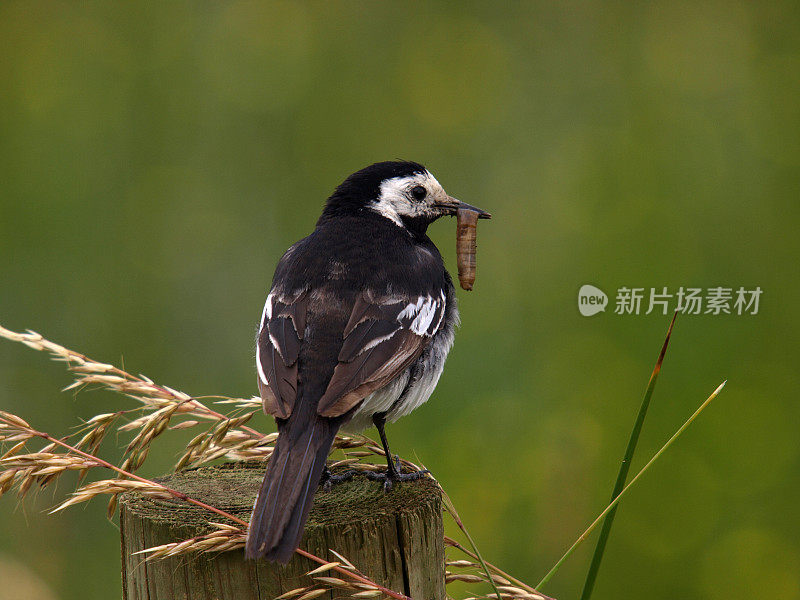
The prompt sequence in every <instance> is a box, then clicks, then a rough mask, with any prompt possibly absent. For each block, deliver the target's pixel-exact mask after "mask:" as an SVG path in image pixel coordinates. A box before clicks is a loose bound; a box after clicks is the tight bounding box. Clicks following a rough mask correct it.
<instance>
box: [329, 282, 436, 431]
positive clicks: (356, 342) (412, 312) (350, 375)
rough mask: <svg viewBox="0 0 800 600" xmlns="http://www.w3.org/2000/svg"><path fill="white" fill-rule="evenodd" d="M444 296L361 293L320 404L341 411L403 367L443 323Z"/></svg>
mask: <svg viewBox="0 0 800 600" xmlns="http://www.w3.org/2000/svg"><path fill="white" fill-rule="evenodd" d="M444 309H445V297H444V294H441V295H440V296H439V297H432V296H430V295H428V296H417V297H413V298H411V297H409V298H405V299H402V300H400V299H398V298H397V297H390V298H380V299H371V298H368V297H367V296H366V295H361V296H360V297H359V298H358V299H357V300H356V302H355V303H354V305H353V310H352V313H351V316H350V319H349V320H348V323H347V326H346V327H345V329H344V332H343V342H342V349H341V351H340V353H339V357H338V359H339V363H338V364H337V365H336V368H335V369H334V372H333V377H331V380H330V382H329V383H328V387H327V389H326V390H325V393H324V394H323V396H322V398H321V399H320V401H319V404H318V405H317V412H318V413H319V414H320V415H322V416H324V417H337V416H340V415H343V414H345V413H346V412H347V411H349V410H351V409H352V408H353V407H355V406H356V405H357V404H358V403H359V402H360V401H361V400H363V399H364V398H365V397H366V396H368V395H369V394H371V393H372V392H374V391H375V390H377V389H379V388H381V387H383V386H384V385H386V384H387V383H389V382H390V381H391V380H392V379H394V378H395V377H396V376H397V375H399V374H400V373H402V372H403V370H405V369H406V368H407V367H408V366H409V365H410V364H411V363H412V362H414V360H416V359H417V358H418V357H419V355H420V354H422V352H423V351H424V350H425V348H426V347H427V345H428V344H429V343H430V340H431V338H432V337H433V335H435V333H436V332H437V331H438V329H439V327H440V326H441V323H442V320H443V319H442V316H443V315H444Z"/></svg>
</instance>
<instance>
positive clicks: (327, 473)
mask: <svg viewBox="0 0 800 600" xmlns="http://www.w3.org/2000/svg"><path fill="white" fill-rule="evenodd" d="M355 474H356V471H354V470H353V469H350V470H349V471H344V472H342V473H336V474H334V473H332V472H331V470H330V469H329V468H328V467H325V470H324V471H322V478H321V479H320V484H321V485H322V489H323V490H324V491H326V492H330V491H331V488H333V486H334V485H336V484H339V483H343V482H345V481H349V480H350V479H352V478H353V475H355Z"/></svg>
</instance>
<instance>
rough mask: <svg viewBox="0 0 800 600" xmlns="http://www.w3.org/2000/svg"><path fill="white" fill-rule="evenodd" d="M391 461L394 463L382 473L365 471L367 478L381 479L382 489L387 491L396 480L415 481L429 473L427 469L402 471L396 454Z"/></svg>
mask: <svg viewBox="0 0 800 600" xmlns="http://www.w3.org/2000/svg"><path fill="white" fill-rule="evenodd" d="M393 462H394V465H393V466H392V467H387V469H386V471H384V472H382V473H375V472H372V471H367V472H366V473H365V475H366V476H367V478H368V479H372V480H373V481H382V482H383V489H384V491H386V492H388V491H389V490H391V489H392V486H393V485H394V483H395V482H396V481H416V480H417V479H422V478H423V477H425V475H427V474H428V473H430V471H428V469H423V470H422V471H414V472H413V473H403V472H402V471H401V465H400V457H399V456H397V455H396V454H395V455H394V461H393Z"/></svg>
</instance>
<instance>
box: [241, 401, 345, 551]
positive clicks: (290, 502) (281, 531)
mask: <svg viewBox="0 0 800 600" xmlns="http://www.w3.org/2000/svg"><path fill="white" fill-rule="evenodd" d="M301 404H303V403H299V402H298V403H296V405H295V410H294V412H293V413H292V415H291V416H290V417H289V419H288V420H287V421H285V422H283V423H281V424H280V426H279V428H278V429H279V431H280V435H279V436H278V442H277V444H276V445H275V450H274V452H273V453H272V457H271V458H270V459H269V465H268V467H267V473H266V475H265V476H264V482H263V483H262V484H261V489H260V490H259V492H258V496H257V498H256V503H255V506H254V507H253V516H252V517H251V518H250V527H249V529H248V532H247V544H246V546H245V556H246V557H247V558H261V557H262V556H263V557H265V558H267V559H268V560H273V561H278V562H281V563H287V562H289V559H290V558H291V557H292V554H293V553H294V551H295V550H296V549H297V545H298V544H299V543H300V538H301V537H302V536H303V526H304V525H305V522H306V519H307V518H308V512H309V510H311V504H312V502H313V499H314V493H315V492H316V490H317V486H318V485H319V481H320V478H321V476H322V470H323V469H324V467H325V460H326V459H327V457H328V452H329V451H330V448H331V445H332V444H333V439H334V437H335V436H336V431H337V430H338V429H339V424H338V423H337V422H335V421H334V420H332V419H326V418H325V417H320V416H319V415H317V413H316V406H311V407H305V406H298V405H301ZM309 409H310V410H309Z"/></svg>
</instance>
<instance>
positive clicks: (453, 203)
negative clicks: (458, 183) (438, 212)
mask: <svg viewBox="0 0 800 600" xmlns="http://www.w3.org/2000/svg"><path fill="white" fill-rule="evenodd" d="M434 206H435V207H436V208H440V209H442V210H443V212H444V214H446V215H454V214H456V213H457V212H458V211H459V209H462V208H464V209H467V210H472V211H475V212H476V213H478V218H479V219H491V218H492V215H491V214H489V213H488V212H486V211H485V210H483V209H482V208H478V207H477V206H472V205H471V204H467V203H466V202H462V201H461V200H458V199H457V198H453V197H452V196H447V199H446V200H444V201H440V202H437V203H436V204H434Z"/></svg>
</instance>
